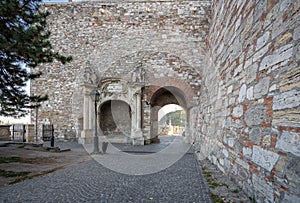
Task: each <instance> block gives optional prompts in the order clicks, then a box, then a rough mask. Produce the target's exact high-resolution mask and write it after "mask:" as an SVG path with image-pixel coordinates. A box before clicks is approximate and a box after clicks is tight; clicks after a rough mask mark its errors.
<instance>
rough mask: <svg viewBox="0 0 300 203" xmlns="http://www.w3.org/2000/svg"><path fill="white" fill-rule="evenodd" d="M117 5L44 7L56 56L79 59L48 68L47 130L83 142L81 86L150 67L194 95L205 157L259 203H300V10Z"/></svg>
mask: <svg viewBox="0 0 300 203" xmlns="http://www.w3.org/2000/svg"><path fill="white" fill-rule="evenodd" d="M117 2H118V3H116V1H109V2H105V1H101V2H100V1H99V2H98V1H95V2H78V3H55V4H51V3H47V4H44V8H45V9H46V10H48V11H49V12H50V13H51V14H52V15H50V17H49V21H48V22H49V28H50V31H51V32H52V35H51V41H52V43H53V46H54V48H55V49H56V50H58V51H60V52H61V53H62V54H65V55H72V56H73V57H74V60H73V62H72V63H70V64H66V65H61V64H58V63H54V64H51V65H43V66H41V67H40V70H41V71H42V72H43V76H42V77H41V78H40V79H39V80H36V81H34V82H33V83H32V91H33V92H37V93H46V94H48V95H49V98H50V99H49V101H47V102H45V103H44V104H43V106H42V108H40V112H39V119H40V122H46V121H47V122H48V121H49V120H50V122H52V123H53V124H54V125H56V126H55V129H56V130H57V133H58V134H60V135H64V136H65V137H67V138H68V137H70V138H76V137H78V135H79V133H80V131H81V129H82V124H81V121H82V119H83V112H82V103H83V99H82V95H83V90H82V87H81V86H80V85H81V84H82V82H89V83H91V84H93V81H97V80H99V79H101V78H102V77H104V76H105V74H107V73H110V74H115V75H121V76H123V75H124V74H125V75H126V74H127V75H128V73H129V72H130V70H131V69H132V67H136V65H137V64H142V66H143V67H145V68H146V70H147V71H149V72H148V73H149V74H148V75H151V77H152V78H151V80H152V81H160V82H161V81H167V83H168V84H171V85H172V86H173V85H175V87H178V88H180V84H181V83H180V81H181V82H182V83H184V85H183V86H184V88H186V87H191V89H193V91H190V92H193V94H195V95H194V96H196V97H194V96H193V98H194V99H195V100H197V102H196V105H194V106H193V107H192V108H191V109H190V111H189V112H190V121H189V122H190V123H189V129H188V130H189V131H190V132H191V136H192V139H191V140H192V142H194V143H195V148H196V151H197V156H198V157H199V158H205V157H208V158H209V159H210V160H211V161H212V162H213V163H214V164H215V165H216V166H218V168H219V169H220V170H221V171H222V172H224V173H226V174H228V175H229V176H230V177H231V178H232V179H233V180H235V181H236V182H237V183H238V184H239V185H240V186H241V187H242V188H243V190H244V191H245V192H246V193H247V195H248V196H249V197H251V198H253V199H255V200H256V201H257V202H300V166H299V161H300V148H299V145H300V143H299V140H300V96H299V94H300V43H299V42H300V11H299V10H300V1H299V0H284V1H279V0H256V1H251V0H229V1H225V0H218V1H217V0H211V1H201V0H199V1H198V0H193V1H172V0H169V1H167V0H166V1H162V0H160V1H152V0H148V1H147V0H145V1H130V0H124V1H117ZM122 65H123V66H122ZM107 70H111V72H110V71H107ZM84 75H90V76H91V77H90V78H88V80H87V77H83V76H84ZM112 76H113V75H112ZM124 77H125V76H124ZM125 79H126V78H125ZM149 79H150V77H148V82H149V83H150V82H152V81H150V80H149ZM153 79H155V80H153ZM41 87H42V88H41ZM192 87H194V88H195V91H194V88H192ZM152 91H153V92H152ZM154 91H155V88H154V89H153V88H152V89H151V88H150V89H149V92H148V94H147V95H144V96H145V98H146V100H147V101H151V98H150V97H151V95H153V94H154ZM181 91H182V92H185V91H183V90H182V89H181ZM193 94H191V95H193ZM191 95H190V96H191ZM188 102H190V103H193V102H192V101H190V99H189V101H188ZM194 104H195V103H194ZM145 105H146V104H143V106H145ZM144 114H145V115H146V114H147V115H149V114H151V113H150V110H149V109H145V111H144ZM33 119H34V114H33ZM144 124H145V125H147V126H146V127H145V128H144V129H143V130H144V131H145V130H147V129H149V128H150V127H151V122H150V120H146V121H144ZM146 128H147V129H146Z"/></svg>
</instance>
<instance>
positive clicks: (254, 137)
mask: <svg viewBox="0 0 300 203" xmlns="http://www.w3.org/2000/svg"><path fill="white" fill-rule="evenodd" d="M261 136H262V135H261V129H260V128H259V127H254V128H252V129H251V130H250V133H249V139H250V140H251V142H252V143H253V144H259V143H260V140H261Z"/></svg>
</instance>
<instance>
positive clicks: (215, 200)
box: [210, 193, 224, 203]
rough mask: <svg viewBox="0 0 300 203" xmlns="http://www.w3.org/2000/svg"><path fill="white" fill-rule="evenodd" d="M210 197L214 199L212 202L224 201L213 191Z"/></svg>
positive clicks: (220, 202)
mask: <svg viewBox="0 0 300 203" xmlns="http://www.w3.org/2000/svg"><path fill="white" fill-rule="evenodd" d="M210 196H211V198H212V200H213V201H214V203H224V201H223V200H222V198H221V197H220V196H219V195H215V194H213V193H211V195H210Z"/></svg>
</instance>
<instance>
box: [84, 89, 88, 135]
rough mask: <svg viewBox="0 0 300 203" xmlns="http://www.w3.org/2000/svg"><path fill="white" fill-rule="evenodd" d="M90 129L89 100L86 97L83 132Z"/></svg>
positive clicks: (86, 96) (85, 96)
mask: <svg viewBox="0 0 300 203" xmlns="http://www.w3.org/2000/svg"><path fill="white" fill-rule="evenodd" d="M88 129H89V98H88V95H86V94H85V95H84V100H83V130H88Z"/></svg>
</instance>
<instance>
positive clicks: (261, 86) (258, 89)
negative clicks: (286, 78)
mask: <svg viewBox="0 0 300 203" xmlns="http://www.w3.org/2000/svg"><path fill="white" fill-rule="evenodd" d="M269 85H270V77H265V78H263V79H261V80H260V81H259V82H258V83H257V84H256V85H255V86H254V93H253V96H254V98H255V99H258V98H261V97H262V96H264V95H266V94H267V93H268V91H269Z"/></svg>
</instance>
